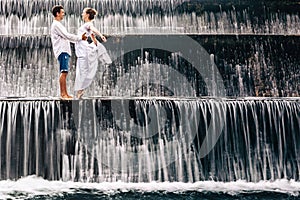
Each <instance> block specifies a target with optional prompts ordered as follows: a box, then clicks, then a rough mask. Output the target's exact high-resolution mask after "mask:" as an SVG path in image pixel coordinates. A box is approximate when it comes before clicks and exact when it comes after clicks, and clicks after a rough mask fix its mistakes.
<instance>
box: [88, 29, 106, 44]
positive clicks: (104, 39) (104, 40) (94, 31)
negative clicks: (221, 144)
mask: <svg viewBox="0 0 300 200" xmlns="http://www.w3.org/2000/svg"><path fill="white" fill-rule="evenodd" d="M90 30H91V31H92V32H93V33H94V34H96V35H99V36H100V37H101V39H102V40H103V42H106V37H105V36H104V35H102V33H100V31H99V30H98V29H96V28H95V27H94V26H90ZM92 35H93V34H92ZM92 35H91V37H92V40H93V41H94V39H95V40H96V38H95V35H93V36H92ZM93 37H94V39H93ZM96 41H97V40H96Z"/></svg>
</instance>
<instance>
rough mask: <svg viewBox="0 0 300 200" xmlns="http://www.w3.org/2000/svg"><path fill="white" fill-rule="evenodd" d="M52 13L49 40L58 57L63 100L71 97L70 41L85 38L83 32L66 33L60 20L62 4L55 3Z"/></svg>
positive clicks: (62, 14)
mask: <svg viewBox="0 0 300 200" xmlns="http://www.w3.org/2000/svg"><path fill="white" fill-rule="evenodd" d="M52 14H53V16H54V20H53V23H52V25H51V42H52V47H53V51H54V56H55V58H57V59H58V62H59V67H60V77H59V86H60V97H61V98H62V99H64V100H69V99H72V98H73V97H72V96H70V95H69V94H68V92H67V81H66V79H67V75H68V71H69V59H70V56H71V47H70V42H73V43H76V42H78V41H80V40H86V39H87V37H86V35H85V33H84V34H83V35H82V36H81V37H80V36H77V35H74V34H71V33H68V31H67V30H66V28H65V27H64V26H63V25H62V24H61V22H60V21H61V20H62V19H63V18H64V16H65V11H64V8H63V6H60V5H57V6H54V7H53V8H52Z"/></svg>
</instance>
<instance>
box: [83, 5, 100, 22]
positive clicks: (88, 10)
mask: <svg viewBox="0 0 300 200" xmlns="http://www.w3.org/2000/svg"><path fill="white" fill-rule="evenodd" d="M84 10H85V13H86V14H89V20H93V19H94V18H95V16H96V15H97V14H98V12H97V11H96V10H95V9H93V8H85V9H84Z"/></svg>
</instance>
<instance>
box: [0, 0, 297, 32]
mask: <svg viewBox="0 0 300 200" xmlns="http://www.w3.org/2000/svg"><path fill="white" fill-rule="evenodd" d="M55 4H61V5H63V6H64V7H65V10H66V13H67V15H66V17H65V19H64V22H65V24H66V26H67V28H68V30H70V31H72V32H75V31H76V30H77V27H79V24H80V14H81V12H82V10H83V8H84V7H86V6H89V7H93V8H95V9H96V10H98V11H99V13H100V15H99V16H98V19H97V20H96V21H95V23H96V26H97V27H99V28H101V29H100V30H101V31H102V32H104V33H107V34H115V33H118V34H128V33H158V34H162V33H177V32H180V33H185V34H199V33H201V34H281V35H286V34H288V35H298V34H299V33H300V32H299V30H300V29H299V24H300V19H299V4H297V2H296V1H284V2H282V3H276V2H274V3H273V2H270V1H259V2H258V1H256V2H250V3H249V2H247V1H242V2H241V1H229V2H227V3H226V2H224V1H216V2H211V1H204V0H192V1H186V0H163V1H160V0H150V1H145V0H138V1H136V0H121V1H119V0H104V1H97V0H91V1H83V0H79V1H55V0H45V1H42V2H41V1H39V0H24V1H16V0H2V1H1V7H0V21H1V22H2V23H1V24H2V26H1V29H0V30H1V35H15V34H49V27H50V26H51V22H52V14H51V8H52V6H53V5H55ZM8 10H9V12H8Z"/></svg>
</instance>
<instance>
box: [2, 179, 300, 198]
mask: <svg viewBox="0 0 300 200" xmlns="http://www.w3.org/2000/svg"><path fill="white" fill-rule="evenodd" d="M82 189H90V190H95V191H97V192H102V193H104V194H113V193H116V192H118V193H119V192H120V191H121V192H128V191H136V192H157V191H163V192H174V193H180V192H188V191H196V192H216V193H226V194H230V195H237V194H241V193H255V192H276V193H285V194H289V195H292V196H299V191H300V182H298V181H294V180H285V179H281V180H276V181H260V182H257V183H253V182H246V181H242V180H239V181H235V182H215V181H199V182H195V183H181V182H163V183H158V182H151V183H124V182H113V183H110V182H102V183H82V182H63V181H48V180H45V179H42V178H40V177H36V176H28V177H24V178H21V179H19V180H17V181H12V180H5V181H0V199H8V198H10V199H17V198H18V199H19V198H22V197H26V198H30V197H34V196H37V195H48V196H52V195H60V194H62V193H75V192H76V191H78V190H82Z"/></svg>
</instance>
